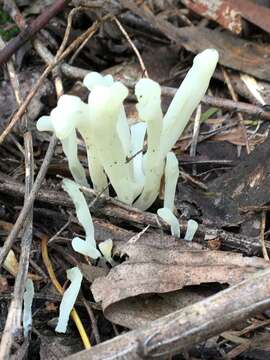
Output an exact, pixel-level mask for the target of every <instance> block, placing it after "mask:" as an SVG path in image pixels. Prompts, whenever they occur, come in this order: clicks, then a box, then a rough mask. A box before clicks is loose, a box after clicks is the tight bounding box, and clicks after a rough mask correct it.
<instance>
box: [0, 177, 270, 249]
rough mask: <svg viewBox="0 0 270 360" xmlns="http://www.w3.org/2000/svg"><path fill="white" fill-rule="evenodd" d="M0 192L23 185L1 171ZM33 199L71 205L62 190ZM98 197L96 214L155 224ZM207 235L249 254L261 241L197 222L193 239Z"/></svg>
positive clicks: (19, 190) (148, 216)
mask: <svg viewBox="0 0 270 360" xmlns="http://www.w3.org/2000/svg"><path fill="white" fill-rule="evenodd" d="M81 189H82V190H83V191H84V192H85V194H86V195H87V197H88V198H89V199H90V201H91V200H94V199H96V193H95V192H94V191H93V190H91V189H88V191H87V192H86V188H83V187H81ZM0 192H1V193H5V194H9V195H10V196H12V197H16V198H20V197H21V198H22V197H23V195H24V187H23V186H22V185H21V184H19V183H18V182H15V181H14V180H11V179H7V178H6V176H2V175H1V173H0ZM36 200H38V201H42V202H45V203H48V204H53V205H61V206H64V207H67V208H74V204H73V202H72V201H71V199H70V198H69V197H68V196H67V195H66V194H65V193H64V192H59V191H53V190H43V189H42V190H40V191H39V192H37V194H36ZM100 201H101V202H102V206H97V207H92V208H91V210H92V212H93V213H94V214H97V215H99V216H100V214H102V215H104V216H106V217H108V218H115V219H117V220H118V222H119V221H120V220H121V221H123V222H129V223H131V224H135V225H139V227H141V226H147V225H150V226H152V227H154V228H156V227H157V221H156V216H155V215H154V214H152V213H149V212H145V211H144V212H143V211H140V210H138V209H136V208H134V207H131V206H128V205H126V204H123V203H121V202H120V201H117V200H116V199H112V198H110V197H106V196H104V195H103V196H101V197H100ZM161 225H162V228H163V229H164V230H168V226H167V225H166V224H165V222H163V221H162V224H161ZM186 225H187V223H186V222H184V221H183V222H181V229H183V231H185V230H186ZM207 238H210V239H212V238H219V239H220V240H221V242H222V245H224V246H226V247H227V248H229V249H234V250H239V251H241V252H243V253H245V254H248V255H251V254H255V253H258V251H260V250H261V245H260V243H259V241H257V240H258V239H257V238H256V239H254V238H250V237H247V236H244V235H237V234H233V233H230V232H227V231H225V230H221V229H213V228H212V227H210V226H205V225H201V224H200V225H199V229H198V232H197V236H196V237H195V239H194V240H195V241H199V242H203V244H204V245H205V242H207ZM255 240H256V241H255ZM266 246H267V248H268V249H269V250H270V244H269V243H268V242H267V243H266Z"/></svg>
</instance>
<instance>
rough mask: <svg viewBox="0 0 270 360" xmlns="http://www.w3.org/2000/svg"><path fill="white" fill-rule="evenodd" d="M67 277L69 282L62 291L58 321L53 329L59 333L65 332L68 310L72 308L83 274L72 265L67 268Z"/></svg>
mask: <svg viewBox="0 0 270 360" xmlns="http://www.w3.org/2000/svg"><path fill="white" fill-rule="evenodd" d="M67 278H68V280H70V282H71V284H70V285H69V287H68V288H67V290H66V291H65V292H64V295H63V298H62V301H61V304H60V313H59V318H58V323H57V326H56V328H55V331H57V332H60V333H65V332H66V330H67V325H68V320H69V316H70V312H71V310H72V309H73V307H74V304H75V301H76V299H77V296H78V294H79V291H80V288H81V283H82V278H83V276H82V273H81V271H80V269H79V268H78V267H73V268H71V269H69V270H67Z"/></svg>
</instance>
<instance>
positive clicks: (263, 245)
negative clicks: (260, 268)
mask: <svg viewBox="0 0 270 360" xmlns="http://www.w3.org/2000/svg"><path fill="white" fill-rule="evenodd" d="M265 223H266V212H265V211H262V218H261V226H260V241H261V245H262V253H263V257H264V260H267V261H269V260H270V259H269V255H268V252H267V249H266V246H265V241H264V232H265Z"/></svg>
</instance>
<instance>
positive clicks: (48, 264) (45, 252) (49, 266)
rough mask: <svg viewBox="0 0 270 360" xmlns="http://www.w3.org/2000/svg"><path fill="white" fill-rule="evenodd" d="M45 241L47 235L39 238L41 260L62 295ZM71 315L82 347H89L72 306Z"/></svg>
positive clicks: (81, 325) (62, 291) (62, 290)
mask: <svg viewBox="0 0 270 360" xmlns="http://www.w3.org/2000/svg"><path fill="white" fill-rule="evenodd" d="M47 241H48V238H47V236H44V237H43V239H42V240H41V254H42V259H43V262H44V264H45V266H46V268H47V271H48V274H49V276H50V279H51V281H52V283H53V286H54V287H55V288H56V290H57V291H58V292H59V293H60V294H61V295H63V294H64V289H63V288H62V286H61V284H60V283H59V281H58V280H57V278H56V276H55V273H54V271H53V267H52V263H51V261H50V259H49V255H48V248H47ZM71 317H72V319H73V321H74V322H75V324H76V326H77V329H78V331H79V333H80V336H81V338H82V342H83V344H84V347H85V348H86V349H90V348H91V344H90V341H89V339H88V336H87V334H86V331H85V329H84V327H83V324H82V322H81V319H80V317H79V315H78V313H77V311H76V310H75V309H74V308H73V309H72V311H71Z"/></svg>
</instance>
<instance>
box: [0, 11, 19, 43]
mask: <svg viewBox="0 0 270 360" xmlns="http://www.w3.org/2000/svg"><path fill="white" fill-rule="evenodd" d="M18 33H19V28H18V26H16V25H15V24H14V23H13V21H12V19H11V18H10V16H9V15H8V14H7V13H6V12H4V11H3V10H2V9H0V35H1V37H2V38H3V40H4V41H9V40H10V39H11V38H13V37H14V36H16V35H17V34H18Z"/></svg>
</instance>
